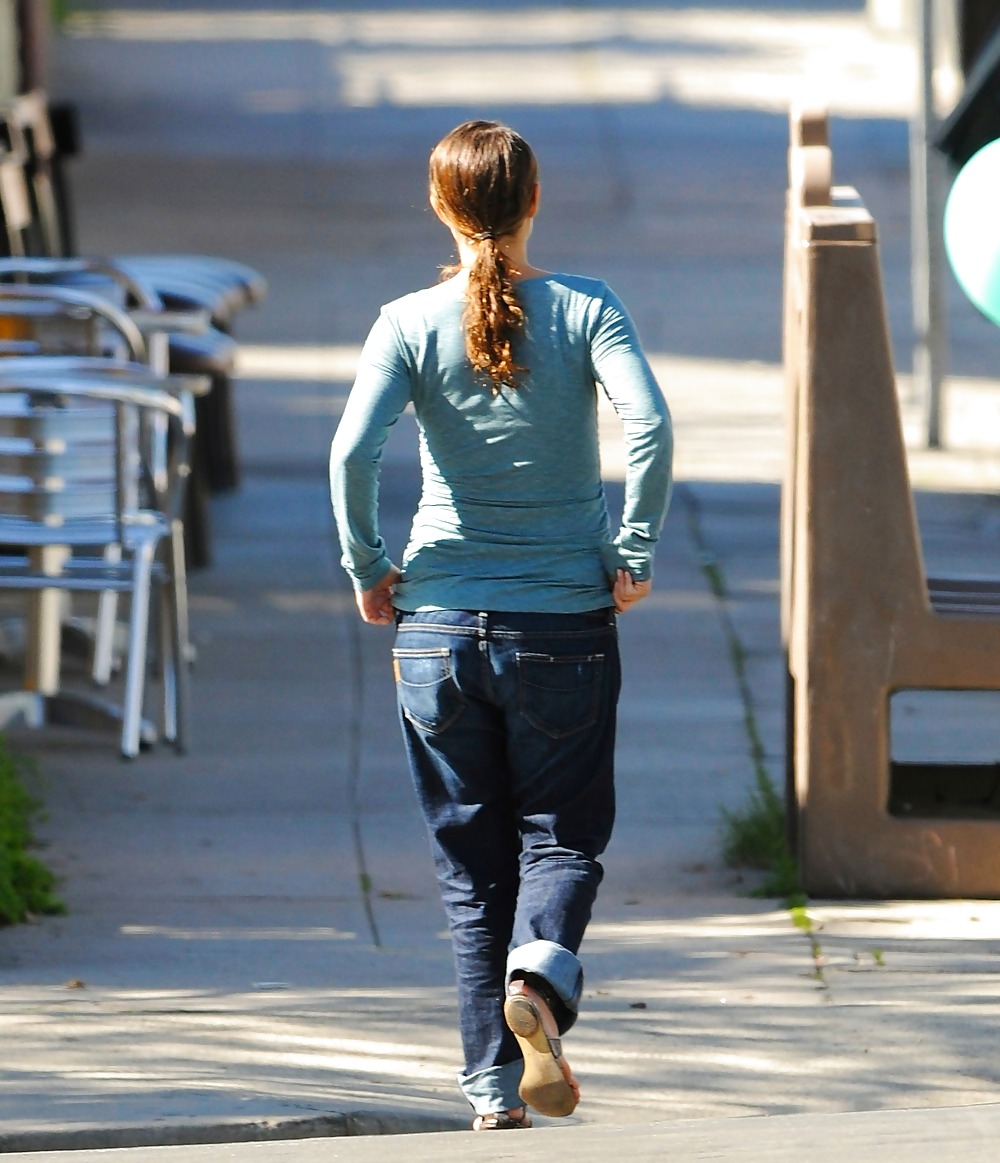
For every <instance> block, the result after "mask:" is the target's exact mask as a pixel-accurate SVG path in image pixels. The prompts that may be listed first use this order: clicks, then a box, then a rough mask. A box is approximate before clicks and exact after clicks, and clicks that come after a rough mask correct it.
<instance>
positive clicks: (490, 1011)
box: [393, 610, 621, 1114]
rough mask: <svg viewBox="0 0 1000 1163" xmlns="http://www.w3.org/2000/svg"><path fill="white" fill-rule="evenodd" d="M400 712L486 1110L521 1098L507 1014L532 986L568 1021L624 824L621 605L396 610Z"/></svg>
mask: <svg viewBox="0 0 1000 1163" xmlns="http://www.w3.org/2000/svg"><path fill="white" fill-rule="evenodd" d="M397 624H398V630H397V636H396V646H395V649H394V650H393V667H394V671H395V677H396V691H397V696H398V700H399V708H400V721H401V723H402V728H403V737H404V740H405V743H406V748H407V753H408V756H409V760H410V767H411V770H412V773H413V779H414V783H415V785H416V790H417V796H418V798H419V801H420V805H421V808H422V809H423V813H424V817H425V819H426V821H427V826H428V829H429V831H430V835H431V843H432V848H433V853H434V861H435V867H436V870H437V877H438V883H439V886H440V889H441V896H442V899H443V901H444V906H445V911H446V913H447V915H448V921H449V926H450V931H451V938H452V947H453V950H454V956H455V967H456V976H457V982H458V1002H459V1020H460V1027H461V1035H462V1046H463V1051H464V1055H465V1071H464V1074H462V1075H460V1076H459V1083H460V1085H461V1087H462V1090H463V1092H464V1093H465V1095H466V1097H467V1098H468V1099H469V1101H470V1102H471V1103H472V1105H473V1106H474V1108H475V1109H476V1111H477V1113H479V1114H486V1113H489V1112H491V1111H499V1110H506V1109H510V1108H512V1107H517V1106H520V1105H521V1100H520V1099H519V1097H518V1094H517V1087H518V1083H519V1082H520V1077H521V1065H522V1063H521V1054H520V1051H519V1049H518V1046H517V1042H516V1041H515V1039H514V1036H513V1035H512V1034H511V1033H510V1031H509V1030H508V1029H507V1026H506V1023H505V1022H504V1020H503V997H504V994H505V990H506V984H507V981H508V979H509V978H510V977H524V978H527V979H528V980H529V981H531V980H534V981H535V983H536V984H538V985H539V986H540V987H541V988H543V989H546V990H547V991H548V993H549V995H550V996H552V997H553V1000H554V1002H555V1013H556V1017H557V1020H558V1021H559V1024H560V1029H561V1030H565V1029H567V1028H568V1027H569V1026H570V1025H571V1024H572V1022H573V1020H574V1018H575V1016H576V1010H577V1006H578V1004H579V999H580V993H581V990H582V985H583V973H582V970H581V968H580V963H579V961H578V960H577V957H576V953H577V951H578V949H579V947H580V942H581V941H582V940H583V935H584V930H585V929H586V927H587V923H588V921H589V920H590V914H591V909H592V907H593V903H594V898H595V897H596V895H597V888H598V885H599V884H600V882H601V878H602V876H603V869H602V868H601V865H600V864H599V862H598V859H597V858H598V856H599V855H600V854H601V853H602V852H603V851H604V849H605V847H606V846H607V843H608V840H609V838H610V835H611V828H612V824H613V822H614V811H615V802H614V741H615V719H616V712H617V703H618V691H619V687H620V682H621V678H620V664H619V657H618V631H617V626H616V622H615V615H614V611H613V610H597V611H592V612H589V613H584V614H521V613H507V614H505V613H493V612H490V613H474V612H471V611H466V610H432V611H421V612H419V613H400V614H399V615H398V616H397Z"/></svg>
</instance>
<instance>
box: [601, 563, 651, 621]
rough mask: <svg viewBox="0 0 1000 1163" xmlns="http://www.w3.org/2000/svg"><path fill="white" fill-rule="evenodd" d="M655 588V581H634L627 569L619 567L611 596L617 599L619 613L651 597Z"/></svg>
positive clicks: (616, 606) (616, 604) (616, 605)
mask: <svg viewBox="0 0 1000 1163" xmlns="http://www.w3.org/2000/svg"><path fill="white" fill-rule="evenodd" d="M652 589H653V581H652V578H650V580H649V581H633V580H632V575H631V574H630V573H629V571H628V570H627V569H619V570H618V571H617V573H616V575H615V584H614V585H613V586H612V588H611V596H612V597H613V598H614V599H615V609H616V610H617V611H618V613H619V614H624V613H625V611H626V610H628V609H630V608H631V607H632V606H634V605H635V603H636V602H641V601H642V599H643V598H647V597H649V595H650V593H651V592H652Z"/></svg>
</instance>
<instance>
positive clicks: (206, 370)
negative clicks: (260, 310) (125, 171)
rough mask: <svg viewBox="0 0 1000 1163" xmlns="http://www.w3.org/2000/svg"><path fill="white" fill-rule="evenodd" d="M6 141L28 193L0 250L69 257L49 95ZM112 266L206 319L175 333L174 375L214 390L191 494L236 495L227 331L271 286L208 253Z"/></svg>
mask: <svg viewBox="0 0 1000 1163" xmlns="http://www.w3.org/2000/svg"><path fill="white" fill-rule="evenodd" d="M0 139H2V140H0V148H3V147H5V148H6V152H7V154H8V156H9V159H10V160H11V162H12V163H13V164H14V165H16V166H17V167H18V168H19V169H20V171H21V175H22V177H21V181H22V183H23V193H21V194H20V195H19V196H16V197H15V199H14V201H15V202H16V203H18V204H17V205H15V206H13V208H12V211H8V208H7V206H6V205H5V206H4V207H3V213H4V220H5V227H6V230H5V232H3V233H2V234H0V245H3V243H4V241H6V249H7V253H8V255H10V256H12V257H34V258H43V259H57V260H61V259H65V258H67V257H71V256H72V252H73V250H74V245H73V238H72V231H71V228H70V226H69V223H70V222H71V221H72V210H71V207H70V205H69V197H68V192H67V191H68V180H67V174H66V166H65V155H64V152H63V151H61V150H60V149H59V148H58V145H57V135H56V134H55V133H54V132H53V128H52V123H51V119H50V116H49V111H48V106H47V102H46V98H45V94H44V93H42V92H41V91H37V90H36V91H34V92H31V93H26V94H22V95H21V96H19V97H18V98H16V99H15V100H14V101H13V102H12V103H11V104H10V105H9V106H8V107H7V108H6V110H5V111H4V116H3V124H2V126H0ZM74 148H75V147H74ZM11 180H12V179H11ZM2 201H4V202H10V201H11V200H10V199H9V198H8V199H2ZM107 262H108V263H109V264H110V265H112V266H114V267H115V268H116V269H117V270H118V271H119V272H121V273H122V274H124V275H127V276H131V277H133V278H134V279H136V280H137V281H139V282H140V283H142V284H144V285H145V286H147V287H149V288H150V290H151V291H152V292H153V293H154V294H155V295H156V296H157V298H158V299H159V301H160V302H161V303H162V304H163V306H164V307H165V308H166V309H168V310H175V311H197V312H203V313H205V314H206V315H207V317H208V319H209V324H210V325H209V326H208V327H207V328H205V329H203V330H202V331H200V332H197V333H195V332H191V331H186V332H180V333H175V334H171V335H170V336H169V342H168V353H169V368H170V370H171V371H172V372H176V373H181V374H190V375H207V376H209V377H210V379H211V381H212V390H211V391H210V392H209V393H207V394H206V395H205V396H203V397H201V398H200V399H199V400H198V402H197V421H198V431H197V436H196V440H195V447H194V450H193V463H194V472H193V479H192V490H195V491H197V490H202V489H204V490H206V491H224V490H227V489H232V488H235V487H236V486H237V485H238V483H239V455H238V450H237V440H236V430H235V420H234V414H233V399H232V383H231V379H232V372H233V366H234V362H235V354H236V346H235V343H234V342H233V340H232V338H231V334H230V333H231V331H232V328H233V324H234V322H235V319H236V317H237V315H238V314H239V313H240V312H241V311H243V310H245V309H246V308H248V307H250V306H252V305H254V304H256V303H259V302H260V301H261V300H262V299H263V297H264V295H265V294H266V290H267V283H266V280H265V279H264V278H263V276H261V275H260V274H259V273H258V272H256V271H254V270H253V269H252V268H250V267H248V266H246V265H245V264H242V263H238V262H233V261H231V260H228V259H221V258H215V257H209V256H203V255H186V254H185V255H129V256H122V255H116V256H113V257H112V258H111V259H109V260H107ZM55 272H56V273H54V274H53V275H51V276H50V277H52V278H53V279H55V280H57V281H61V280H62V279H64V278H65V277H66V276H65V275H63V274H62V273H60V270H59V268H58V266H57V267H56V268H55ZM202 508H204V506H202ZM204 518H205V513H204V512H203V513H202V519H203V520H204ZM188 541H189V554H190V556H191V558H192V563H193V564H196V565H199V564H206V563H207V561H208V560H209V555H210V549H209V540H208V536H207V532H206V534H205V536H203V537H195V536H194V535H193V532H192V531H190V530H189V534H188Z"/></svg>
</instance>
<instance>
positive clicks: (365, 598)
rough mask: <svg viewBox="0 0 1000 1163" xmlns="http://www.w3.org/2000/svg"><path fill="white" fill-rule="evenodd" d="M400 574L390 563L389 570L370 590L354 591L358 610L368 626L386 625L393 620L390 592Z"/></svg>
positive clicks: (394, 612) (394, 614)
mask: <svg viewBox="0 0 1000 1163" xmlns="http://www.w3.org/2000/svg"><path fill="white" fill-rule="evenodd" d="M402 576H403V575H402V574H401V573H400V571H399V570H398V569H397V568H396V566H394V565H391V566H390V567H389V572H388V573H387V574H386V575H385V577H383V578H382V580H381V581H380V582H379V583H378V584H377V585H374V586H372V588H371V589H370V590H356V591H355V593H354V597H355V600H356V601H357V603H358V610H359V612H360V614H361V617H362V619H363V620H364V621H365V622H367V623H368V624H369V625H370V626H388V625H391V624H392V623H393V622H394V621H395V618H396V611H395V609H393V605H392V594H393V591H394V590H395V588H396V582H398V581H399V580H400V579H401V578H402Z"/></svg>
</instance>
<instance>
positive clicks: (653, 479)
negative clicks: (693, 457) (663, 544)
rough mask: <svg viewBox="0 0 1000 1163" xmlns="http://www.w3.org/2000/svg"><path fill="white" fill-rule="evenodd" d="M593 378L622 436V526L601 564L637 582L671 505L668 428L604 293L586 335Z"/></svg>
mask: <svg viewBox="0 0 1000 1163" xmlns="http://www.w3.org/2000/svg"><path fill="white" fill-rule="evenodd" d="M590 355H591V364H592V367H593V372H594V378H595V379H596V380H597V381H598V382H599V383H600V384H601V386H602V387H603V388H604V391H605V393H606V394H607V396H608V399H609V400H610V401H611V404H612V406H613V407H614V409H615V412H616V413H617V414H618V418H619V419H620V420H621V422H622V426H623V428H624V435H625V454H626V462H625V463H626V468H625V505H624V508H623V511H622V523H621V528H620V529H619V531H618V534H617V536H616V537H615V539H614V544H613V547H612V552H611V553H610V555H609V560H608V561H606V563H605V564H606V565H607V566H608V569H609V573H613V571H614V569H615V568H617V567H619V566H623V567H624V568H625V569H627V570H629V572H630V573H631V574H632V576H633V578H635V580H636V581H646V580H648V579H649V578H650V577H651V576H652V572H653V552H654V548H655V546H656V542H657V541H658V540H659V536H660V530H661V529H662V527H663V521H664V519H665V517H666V515H667V507H668V505H669V504H670V493H671V489H672V485H673V477H672V468H671V466H672V461H673V430H672V428H671V424H670V412H669V410H668V408H667V404H666V401H665V400H664V398H663V393H662V392H661V391H660V388H659V385H658V384H657V382H656V379H655V377H654V376H653V372H652V369H651V368H650V366H649V362H648V361H647V359H646V357H645V355H643V352H642V348H641V346H640V344H639V337H638V335H637V333H636V329H635V324H634V323H633V322H632V320H631V318H630V317H629V314H628V312H627V311H626V309H625V307H624V306H623V304H622V303H621V301H620V300H619V299H618V297H617V295H615V293H614V292H613V291H611V290H610V289H609V290H607V291H606V293H605V296H604V301H603V303H602V305H601V310H600V314H599V316H598V319H597V323H596V326H595V328H594V332H593V335H592V337H591V347H590Z"/></svg>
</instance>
